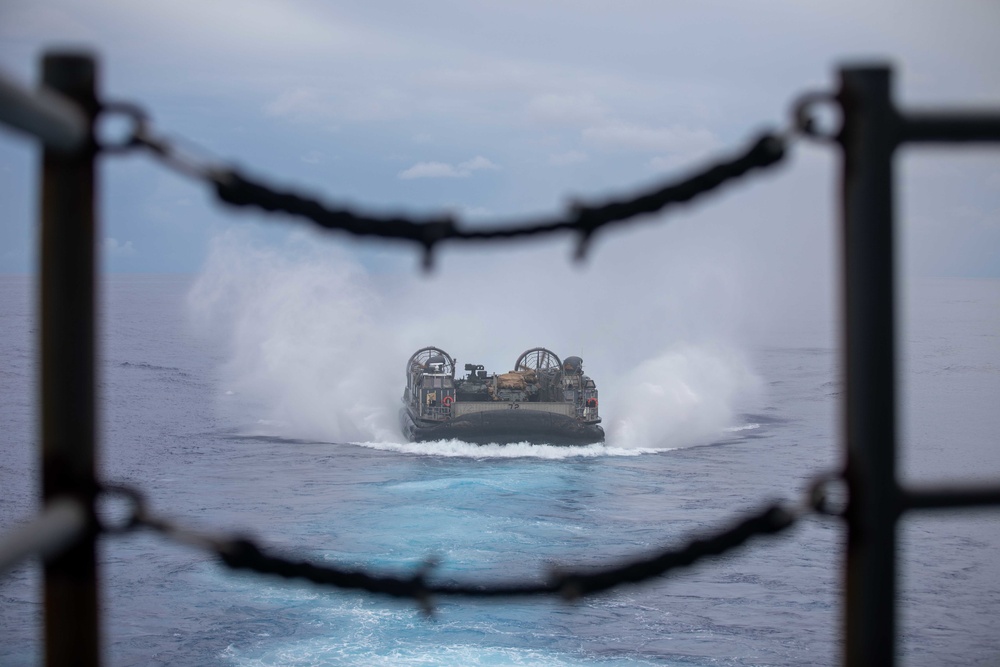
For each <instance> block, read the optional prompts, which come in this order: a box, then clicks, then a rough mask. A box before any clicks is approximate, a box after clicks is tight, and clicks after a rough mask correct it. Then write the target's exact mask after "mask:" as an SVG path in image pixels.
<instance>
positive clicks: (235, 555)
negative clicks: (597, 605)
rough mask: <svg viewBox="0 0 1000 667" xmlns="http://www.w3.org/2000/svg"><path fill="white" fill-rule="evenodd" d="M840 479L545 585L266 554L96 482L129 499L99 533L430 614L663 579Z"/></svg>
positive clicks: (427, 566) (820, 498) (779, 525)
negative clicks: (149, 533) (443, 607)
mask: <svg viewBox="0 0 1000 667" xmlns="http://www.w3.org/2000/svg"><path fill="white" fill-rule="evenodd" d="M839 479H840V476H839V475H827V476H823V477H821V478H818V479H817V481H816V482H814V483H813V484H812V485H811V487H810V488H809V491H808V493H807V494H806V499H805V500H804V502H802V503H801V504H799V505H798V506H795V505H788V504H784V503H773V504H770V505H768V506H766V507H764V508H763V509H761V510H760V511H757V512H754V513H752V514H749V515H747V516H744V517H742V518H740V519H739V520H737V521H736V522H734V523H733V524H732V525H730V526H728V527H725V528H722V529H721V530H718V531H716V532H715V533H713V534H711V535H709V536H707V537H701V538H695V539H691V540H689V541H688V542H686V543H685V544H683V545H681V546H679V547H672V548H667V549H663V550H660V551H658V552H655V553H653V554H651V555H647V556H643V557H637V558H630V559H626V560H624V561H623V562H620V563H615V564H611V565H608V566H604V567H600V568H596V569H590V570H587V571H572V570H565V571H552V572H551V573H550V575H549V577H548V578H547V580H546V581H545V582H543V583H525V582H510V583H498V584H491V585H483V584H466V583H460V582H452V583H446V584H432V583H429V582H428V576H429V575H430V573H431V572H432V571H433V569H434V568H435V567H436V565H437V561H436V560H434V559H428V560H425V561H424V562H423V564H422V565H421V566H420V567H419V568H418V569H417V571H416V572H415V573H414V574H413V575H412V576H409V577H398V576H386V575H378V574H373V573H369V572H367V571H364V570H356V569H348V568H342V567H337V566H330V565H317V564H315V563H310V562H308V561H301V560H292V559H287V558H282V557H279V556H276V555H273V554H270V553H268V552H267V551H266V550H265V549H264V548H262V547H261V546H259V545H258V544H257V543H256V542H254V541H253V540H251V539H248V538H246V537H242V536H225V535H220V534H218V533H212V534H211V535H210V534H207V533H204V532H200V531H195V530H191V529H188V528H184V527H182V526H180V525H178V524H176V523H174V522H172V521H168V520H166V519H164V518H162V517H158V516H156V515H154V514H152V513H150V512H149V510H148V508H147V504H146V501H145V498H144V497H143V495H142V494H141V493H140V492H139V491H137V490H136V489H134V488H132V487H128V486H124V485H105V486H104V487H102V491H103V493H105V494H113V495H122V496H124V497H125V498H126V499H127V500H128V502H129V503H130V504H131V510H130V513H129V516H128V517H127V519H126V520H125V521H124V522H120V523H118V524H115V525H113V526H112V525H103V526H102V528H103V531H104V532H105V533H112V534H118V533H123V532H128V531H132V530H137V529H140V528H146V529H150V530H153V531H156V532H158V533H160V534H162V535H163V536H165V537H167V538H169V539H172V540H174V541H177V542H180V543H183V544H187V545H189V546H193V547H196V548H199V549H202V550H205V551H209V552H211V553H213V554H214V555H215V556H216V557H218V558H219V560H220V561H221V562H222V563H223V564H225V565H226V566H228V567H230V568H232V569H236V570H250V571H253V572H257V573H259V574H269V575H277V576H280V577H284V578H286V579H303V580H305V581H308V582H311V583H314V584H318V585H322V586H332V587H335V588H341V589H354V590H362V591H366V592H368V593H374V594H379V595H387V596H390V597H395V598H408V599H412V600H415V601H417V602H418V603H419V604H420V606H421V608H422V609H423V610H424V611H425V613H428V614H429V613H431V612H432V611H433V608H432V605H431V598H432V597H433V596H442V597H444V596H447V597H466V598H498V597H534V596H559V597H561V598H563V599H565V600H576V599H578V598H581V597H585V596H589V595H594V594H597V593H601V592H604V591H608V590H610V589H613V588H616V587H619V586H622V585H625V584H636V583H639V582H643V581H647V580H650V579H654V578H658V577H662V576H664V575H666V574H668V573H669V572H671V571H673V570H676V569H678V568H682V567H688V566H691V565H694V564H696V563H698V562H700V561H702V560H704V559H706V558H709V557H713V556H719V555H722V554H724V553H727V552H730V551H732V550H734V549H737V548H739V547H741V546H743V545H744V544H745V543H746V542H747V541H749V540H750V539H751V538H753V537H756V536H763V535H777V534H779V533H783V532H785V531H786V530H788V529H789V528H791V527H792V526H794V525H795V524H796V522H797V521H798V520H799V519H800V518H802V517H803V516H805V515H806V514H809V513H814V512H818V513H821V514H833V512H831V511H830V509H829V504H828V503H827V500H826V495H827V493H826V489H827V487H828V485H829V484H830V483H832V482H835V481H837V480H839Z"/></svg>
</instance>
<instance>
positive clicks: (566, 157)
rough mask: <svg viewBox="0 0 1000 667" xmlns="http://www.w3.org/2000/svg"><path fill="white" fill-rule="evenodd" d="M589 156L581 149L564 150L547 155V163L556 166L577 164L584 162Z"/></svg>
mask: <svg viewBox="0 0 1000 667" xmlns="http://www.w3.org/2000/svg"><path fill="white" fill-rule="evenodd" d="M588 159H590V158H589V156H588V155H587V154H586V153H584V152H583V151H566V152H565V153H553V154H552V155H549V164H554V165H556V166H557V167H565V166H566V165H570V164H579V163H581V162H586V161H587V160H588Z"/></svg>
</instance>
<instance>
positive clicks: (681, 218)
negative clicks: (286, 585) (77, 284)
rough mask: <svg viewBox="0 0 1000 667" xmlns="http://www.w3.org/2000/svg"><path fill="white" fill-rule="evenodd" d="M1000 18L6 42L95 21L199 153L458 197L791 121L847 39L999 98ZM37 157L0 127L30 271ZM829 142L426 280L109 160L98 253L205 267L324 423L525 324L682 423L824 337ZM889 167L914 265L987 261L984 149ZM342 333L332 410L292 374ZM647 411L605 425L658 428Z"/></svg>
mask: <svg viewBox="0 0 1000 667" xmlns="http://www.w3.org/2000/svg"><path fill="white" fill-rule="evenodd" d="M998 25H1000V4H998V3H996V2H988V1H986V0H982V1H972V0H969V1H960V2H927V1H920V0H917V1H912V0H911V1H905V2H903V1H887V2H877V3H875V2H870V0H868V1H855V0H812V1H801V0H759V1H754V2H746V1H743V2H737V1H721V0H703V1H697V2H696V1H694V0H690V1H681V0H677V1H669V2H667V1H663V0H655V1H654V0H625V1H622V2H615V3H599V2H591V1H587V0H580V1H576V2H568V1H560V0H553V1H547V2H546V1H537V0H533V1H532V2H527V1H523V2H522V1H511V2H503V3H472V2H458V1H428V2H421V3H411V2H399V1H398V0H397V1H390V2H380V3H375V2H351V1H345V2H336V3H333V2H320V1H318V0H282V1H280V2H279V1H276V0H274V1H272V0H239V1H237V0H216V1H212V2H207V1H204V0H199V1H197V2H196V1H194V0H175V1H173V2H169V3H140V2H126V1H124V0H117V1H113V0H91V1H88V2H84V1H82V0H52V1H49V2H44V1H43V2H39V1H28V0H0V68H2V70H3V72H4V73H5V74H6V75H8V76H11V77H13V78H15V79H17V80H20V81H22V82H26V83H27V82H33V81H35V80H36V79H37V77H38V60H39V57H40V54H42V53H43V52H44V51H45V50H46V49H50V48H58V47H74V48H76V47H84V48H87V49H90V50H91V51H93V52H94V53H96V54H98V55H99V57H100V68H101V83H100V88H101V91H102V97H103V98H104V99H108V100H124V101H129V102H133V103H136V104H138V105H140V106H141V107H143V108H144V109H145V110H146V111H147V112H148V114H149V116H150V118H151V121H152V124H153V128H154V129H155V130H156V131H157V132H159V133H161V134H163V135H165V136H168V137H171V138H173V139H174V140H176V141H178V142H180V143H181V144H182V145H183V146H185V147H188V148H189V150H191V151H192V152H193V154H194V155H196V156H199V157H204V158H205V159H209V160H218V161H222V162H225V163H228V164H234V165H237V166H238V167H240V168H241V169H244V170H245V171H246V172H247V173H249V174H250V175H252V176H254V177H256V178H259V179H262V180H265V181H267V182H269V183H273V184H275V185H278V186H281V187H285V188H291V189H295V190H298V191H302V192H306V193H312V194H315V195H318V196H320V197H321V198H322V199H323V200H324V201H328V202H331V203H335V204H349V205H354V206H357V207H361V208H363V209H364V210H367V211H372V212H376V213H386V212H394V213H399V212H406V213H412V214H415V215H425V214H433V213H437V212H441V211H448V212H451V213H453V214H455V215H457V216H459V218H460V219H461V220H463V221H464V222H465V223H466V224H470V225H475V224H482V223H483V222H484V221H490V222H495V221H511V222H515V221H517V220H518V219H519V218H522V217H525V216H537V215H539V214H553V213H556V212H558V211H561V210H563V209H564V207H565V206H566V205H567V204H568V203H569V202H571V201H573V200H582V201H587V202H595V203H599V202H601V201H603V200H604V199H606V198H608V197H611V196H621V195H627V194H629V193H632V192H635V191H636V190H637V189H640V188H643V187H649V186H651V185H653V184H657V183H660V182H663V181H664V180H669V179H673V178H677V177H679V176H681V175H684V174H686V173H688V172H690V171H693V170H697V169H698V168H699V167H700V166H701V165H703V164H706V163H708V162H710V161H711V160H712V159H714V158H715V157H716V156H726V155H729V154H731V153H733V152H736V151H739V150H741V149H742V148H743V147H744V146H746V145H747V143H748V142H749V141H751V140H752V139H753V138H754V137H755V136H756V135H757V134H758V133H759V132H760V131H761V130H764V129H767V128H775V129H783V128H786V127H787V126H788V125H789V117H790V109H791V108H792V106H793V104H794V102H795V100H796V99H797V98H798V97H799V96H800V95H802V94H803V93H807V92H812V91H833V90H835V88H836V85H837V69H838V67H840V66H842V65H844V64H858V63H887V64H890V65H891V66H892V67H893V71H894V91H895V96H896V99H897V101H898V103H899V105H900V106H901V107H902V108H904V109H924V108H935V109H947V108H951V109H957V108H960V109H987V108H992V109H994V110H996V109H1000V68H998V67H997V66H996V65H997V63H1000V40H997V39H996V26H998ZM38 163H39V154H38V151H37V149H36V147H35V146H33V145H32V144H31V143H30V142H29V141H27V140H26V139H24V138H23V137H21V136H17V135H14V134H12V133H11V132H8V131H2V132H0V201H2V202H3V207H2V215H3V218H4V219H3V223H2V225H0V272H3V273H31V272H33V271H34V270H35V268H36V264H37V259H36V255H37V248H36V247H37V244H38V239H37V222H36V219H37V197H38V195H37V189H38V182H37V171H38ZM839 165H840V162H839V155H838V154H837V151H836V150H835V148H833V147H831V146H828V145H822V144H817V143H813V142H810V141H806V140H800V141H797V142H796V143H795V144H794V145H793V147H792V149H791V151H790V155H789V157H788V159H787V160H786V161H785V162H784V163H783V164H782V165H781V166H780V167H778V168H775V169H772V170H769V171H768V172H766V173H757V174H755V175H754V176H752V177H749V178H746V179H744V180H743V181H742V182H739V183H735V184H732V185H730V186H728V187H726V188H725V189H723V190H722V191H720V192H719V193H713V194H712V195H711V196H709V197H705V198H703V199H700V200H698V201H697V202H694V203H693V204H690V205H686V206H682V207H677V208H674V209H670V210H669V211H668V212H667V213H666V214H664V215H661V216H654V217H651V218H648V219H645V220H643V221H641V222H639V223H636V224H634V225H630V226H628V227H622V228H618V229H615V230H613V231H608V232H607V233H602V234H600V235H599V237H598V238H597V240H596V242H595V244H594V247H593V249H592V251H591V253H590V254H589V256H588V258H587V260H586V262H585V263H584V264H582V265H576V264H573V263H572V261H571V255H572V252H573V239H571V238H569V237H552V238H547V239H545V240H542V241H539V242H538V243H535V244H531V245H524V244H506V245H495V246H475V245H468V244H466V245H462V246H458V245H455V244H449V245H446V246H445V247H444V248H443V249H442V250H441V251H440V252H439V253H438V255H439V256H438V262H437V266H436V269H435V271H434V272H433V274H431V275H429V276H428V275H423V274H421V272H420V270H419V266H420V259H421V258H420V256H419V253H418V252H417V251H416V250H415V249H414V248H412V247H410V246H407V245H401V244H399V243H393V242H375V241H371V240H354V239H351V238H348V237H346V236H344V235H341V234H321V233H319V232H316V231H314V230H312V229H311V228H310V227H309V225H308V223H305V222H302V221H296V220H292V219H290V218H287V217H284V216H270V215H267V214H263V213H258V212H253V211H246V210H238V211H234V210H232V209H229V208H226V207H225V206H224V205H222V204H220V203H218V202H217V201H215V200H214V199H213V196H212V193H211V191H210V190H209V189H208V188H207V187H205V186H204V185H202V184H200V183H198V182H194V181H192V180H190V179H188V178H186V177H183V176H180V175H178V174H175V173H173V172H170V171H168V170H166V169H165V168H164V167H163V166H162V165H160V164H157V163H156V162H155V161H154V160H152V159H151V157H150V156H148V155H143V154H131V155H126V156H108V157H107V158H105V159H104V160H103V162H102V166H101V174H100V198H99V211H100V220H101V222H100V224H101V228H100V232H99V250H100V253H101V263H102V266H103V267H104V269H105V270H106V271H108V272H110V273H115V274H131V273H179V274H190V275H191V276H193V280H194V285H195V288H194V290H193V292H192V305H191V311H192V313H195V314H198V313H200V314H201V315H200V316H199V317H201V319H202V320H204V321H205V322H208V324H206V326H207V327H208V328H210V329H213V330H217V331H221V332H223V333H221V334H219V335H220V336H222V337H223V339H224V341H225V344H226V345H227V347H228V349H229V350H230V355H229V361H228V362H227V363H228V371H227V380H228V382H229V384H230V385H231V386H232V387H235V388H237V389H239V390H240V391H243V392H245V393H250V394H255V395H256V396H257V397H258V398H259V399H260V400H261V401H262V402H264V403H269V404H271V405H272V407H275V408H276V409H278V411H279V412H280V411H281V410H285V411H286V412H287V411H288V410H290V411H292V412H293V413H294V414H286V415H284V416H285V417H286V418H287V419H288V420H291V421H294V422H296V423H299V424H309V423H313V424H315V425H316V429H318V430H320V431H322V430H323V429H324V428H326V429H329V428H333V430H334V431H336V433H337V434H348V433H349V435H343V436H342V437H351V438H363V437H379V435H378V434H379V432H380V429H382V426H384V424H385V423H388V422H391V418H389V419H388V420H382V425H381V426H379V427H378V428H375V427H372V426H371V425H370V424H365V423H360V422H364V421H365V419H366V417H365V415H370V414H372V413H373V410H372V409H371V406H374V405H390V404H392V401H394V400H395V398H392V399H391V400H390V399H388V398H385V397H384V396H382V395H381V394H380V392H381V391H382V389H383V388H385V387H391V389H392V392H393V394H394V395H395V393H396V391H397V389H398V384H399V376H400V370H399V369H400V368H401V367H402V362H401V361H400V360H401V359H405V358H406V357H407V356H408V354H409V353H410V352H412V351H413V350H415V349H417V348H419V347H423V346H425V345H437V346H440V347H443V348H444V349H445V350H446V351H449V352H450V353H451V354H452V355H453V356H454V357H456V358H458V359H459V365H460V366H461V364H462V363H464V362H475V363H485V364H486V365H487V368H489V369H490V370H497V371H503V370H507V366H509V365H512V363H513V359H514V358H516V355H517V354H518V353H519V352H520V351H521V350H524V349H527V348H530V347H535V346H539V345H542V346H546V347H550V348H552V349H554V350H555V351H556V352H557V353H558V354H561V355H562V356H568V355H570V354H579V355H581V356H583V357H584V360H585V366H586V368H587V370H588V372H590V373H591V374H592V375H594V377H595V378H597V379H598V382H599V386H604V387H614V386H615V385H616V383H617V384H618V385H620V386H622V387H624V388H625V389H624V390H623V391H627V390H628V389H629V388H635V387H643V388H644V391H646V392H647V395H646V396H644V397H640V398H641V400H636V401H634V403H635V404H644V403H645V404H648V405H649V406H652V405H654V404H655V405H657V406H660V405H662V404H663V396H664V395H669V396H673V397H674V398H673V399H672V401H673V402H672V405H673V407H674V408H675V409H674V412H675V413H677V414H681V413H684V412H685V411H686V410H688V408H691V411H690V414H688V415H687V416H686V417H684V418H682V419H679V420H678V421H677V423H675V424H673V425H668V426H669V428H674V427H676V428H677V429H680V430H681V431H685V433H688V434H689V435H691V438H694V439H697V438H698V437H703V436H704V437H708V436H706V434H708V433H710V432H711V431H712V430H713V429H715V428H717V427H718V426H719V424H721V423H724V422H727V421H728V420H731V417H732V415H733V414H735V412H736V411H737V410H738V409H739V407H738V405H737V404H738V403H739V402H740V401H746V400H750V399H749V398H748V397H752V396H753V395H754V394H755V393H758V390H759V387H760V385H761V379H760V373H759V372H758V370H757V367H756V365H755V362H754V360H753V359H752V358H750V357H751V356H752V355H748V352H747V351H748V350H749V349H751V348H752V347H753V343H754V342H755V341H758V342H759V341H765V342H766V343H767V344H769V345H777V344H780V342H781V341H782V340H783V339H791V338H795V337H796V336H797V335H798V334H800V333H801V332H802V331H803V330H805V329H809V328H810V327H811V328H812V330H813V331H814V332H815V330H816V329H817V328H818V329H819V330H821V333H822V334H823V335H825V336H826V337H827V338H830V337H832V336H833V334H832V333H831V332H832V331H833V324H832V323H833V322H834V320H835V315H836V303H837V284H838V283H837V271H838V266H839V265H838V261H839V259H838V252H839V240H838V239H839V236H838V220H839V218H838V216H839V205H838V201H837V193H838V191H839ZM897 166H898V170H897V174H896V183H897V185H898V189H897V192H896V202H897V213H898V229H899V235H898V239H899V241H898V255H899V266H900V269H899V271H900V275H901V277H902V281H901V282H902V283H903V284H908V283H909V281H910V280H911V279H913V280H916V279H919V278H926V277H959V278H1000V152H998V151H997V148H996V147H995V146H994V147H975V148H972V147H961V148H953V147H952V148H947V147H935V148H928V147H919V148H907V149H905V150H903V151H901V152H900V155H899V156H898V159H897ZM359 295H360V296H359ZM261 304H268V305H269V308H268V309H267V310H266V311H265V310H262V306H261ZM195 319H197V317H196V318H195ZM334 330H336V335H333V334H331V332H333V331H334ZM470 341H472V343H470ZM484 341H490V342H489V343H488V344H487V343H486V342H484ZM475 355H482V356H475ZM358 358H364V359H365V360H366V363H368V364H369V366H370V365H371V363H370V361H371V360H372V359H383V358H384V359H385V360H387V361H386V364H385V368H384V369H380V370H379V372H378V373H375V372H374V371H371V372H370V373H369V375H370V376H372V377H374V376H375V375H378V377H379V382H368V385H370V386H371V387H374V389H373V393H372V394H371V395H365V396H362V397H360V398H358V399H357V401H356V404H355V405H354V406H353V408H352V410H353V412H352V414H340V415H334V416H333V418H335V421H337V424H336V425H334V426H333V427H331V426H330V425H329V419H330V418H331V416H330V414H329V412H330V411H329V409H328V405H329V402H328V401H327V402H324V401H314V400H310V398H311V397H314V396H316V395H319V394H322V392H327V391H329V378H330V377H331V376H333V375H337V376H338V377H342V378H345V381H344V382H343V383H341V384H342V386H341V387H340V389H337V391H342V392H344V393H345V394H349V395H350V396H351V397H354V396H355V394H356V393H357V387H358V382H359V379H358V377H357V376H356V375H352V373H354V372H355V368H354V366H352V364H350V363H347V362H348V361H354V360H356V359H358ZM318 359H319V361H317V360H318ZM369 375H366V376H364V377H365V378H367V377H369ZM667 377H669V378H677V379H678V380H677V382H676V383H675V384H674V385H669V384H665V383H664V381H663V378H667ZM362 379H364V378H362ZM602 383H603V384H602ZM376 394H378V395H376ZM612 395H613V392H612ZM705 396H710V397H712V399H711V400H701V399H699V397H705ZM692 397H694V398H695V399H698V400H694V399H692ZM647 399H648V400H647ZM689 403H690V405H689ZM307 404H314V405H312V407H309V406H308V405H307ZM304 405H306V406H307V407H305V408H304V407H303V406H304ZM602 405H603V404H602ZM692 405H694V406H695V407H691V406H692ZM282 406H284V407H282ZM279 408H280V409H279ZM611 409H613V407H612V406H611V405H610V403H609V410H611ZM650 409H651V410H652V409H653V408H650ZM647 417H648V415H642V414H632V415H630V416H628V419H625V420H624V421H622V420H619V421H620V423H621V424H627V425H628V427H629V429H630V430H631V432H637V431H638V432H641V431H642V430H643V428H646V427H648V428H654V427H658V426H657V425H655V424H652V422H650V420H649V419H647ZM344 424H349V426H344ZM692 424H694V426H692ZM698 424H702V425H701V426H699V425H698ZM644 425H645V426H644ZM659 426H662V424H660V425H659ZM669 428H668V430H669ZM316 429H314V431H315V430H316ZM383 430H384V429H383ZM313 435H315V433H313ZM336 437H341V436H340V435H337V436H336ZM666 437H667V436H666V435H663V434H662V433H661V434H659V435H649V434H648V433H645V434H643V433H640V435H639V437H638V438H637V440H640V441H649V440H650V439H651V438H652V439H654V440H655V439H662V438H666ZM685 437H687V436H685Z"/></svg>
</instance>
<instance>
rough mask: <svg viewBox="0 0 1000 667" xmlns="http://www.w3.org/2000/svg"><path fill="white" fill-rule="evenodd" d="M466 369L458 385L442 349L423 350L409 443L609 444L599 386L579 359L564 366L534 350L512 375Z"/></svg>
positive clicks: (408, 417)
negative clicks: (429, 441) (604, 427)
mask: <svg viewBox="0 0 1000 667" xmlns="http://www.w3.org/2000/svg"><path fill="white" fill-rule="evenodd" d="M465 370H466V372H467V375H466V376H465V377H464V378H458V379H456V378H455V362H454V360H453V359H452V357H451V356H449V355H448V353H447V352H445V351H444V350H441V349H439V348H436V347H425V348H421V349H419V350H417V351H416V352H415V353H414V354H413V356H411V357H410V360H409V361H408V362H407V364H406V389H405V390H404V392H403V398H402V401H403V407H402V408H400V411H399V420H400V426H401V428H402V431H403V435H404V436H405V437H406V438H407V439H408V440H409V441H411V442H415V441H428V440H443V439H457V440H462V441H465V442H470V443H474V444H481V445H482V444H490V443H497V444H504V445H506V444H512V443H516V442H529V443H532V444H547V445H587V444H591V443H595V442H603V441H604V429H602V428H601V427H600V426H599V424H600V423H601V418H600V415H599V414H598V401H597V385H596V384H594V381H593V380H592V379H590V378H589V377H588V376H586V375H584V374H583V360H582V359H581V358H580V357H567V358H566V359H565V361H560V359H559V357H557V356H556V355H555V354H554V353H553V352H552V351H550V350H547V349H545V348H543V347H535V348H532V349H530V350H527V351H525V352H524V353H523V354H521V356H520V357H518V358H517V361H516V362H515V364H514V370H512V371H510V372H509V373H500V374H496V373H487V372H486V369H485V368H484V367H483V365H482V364H466V365H465Z"/></svg>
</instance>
